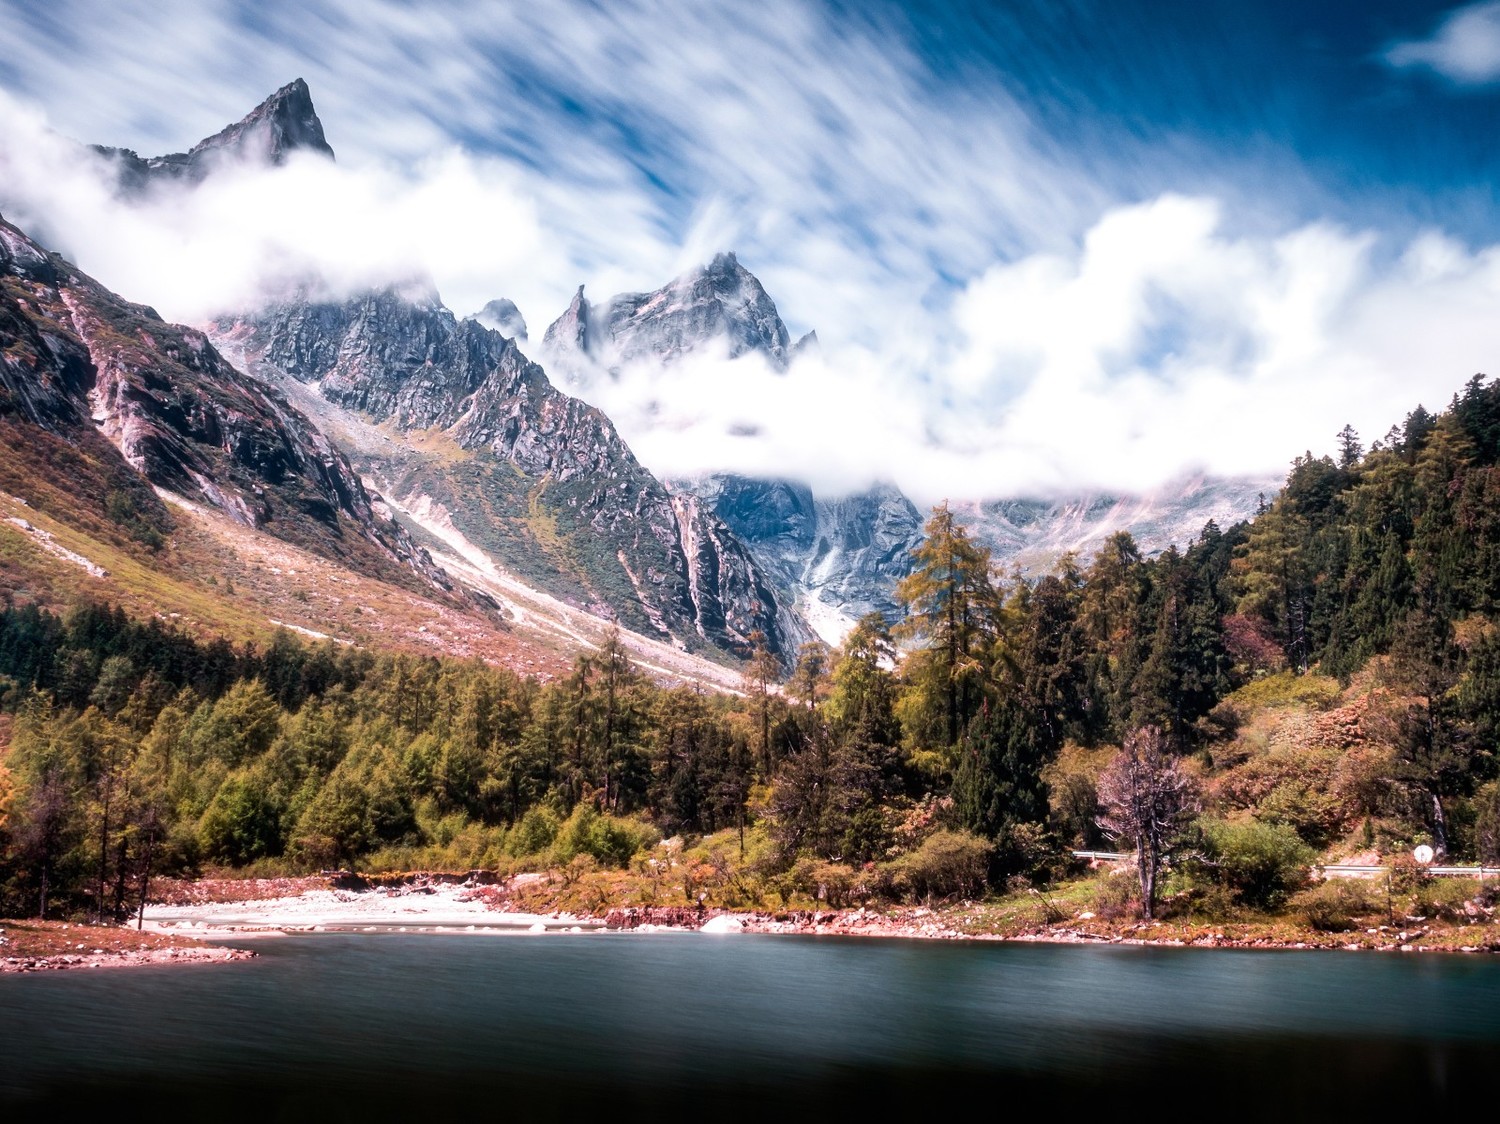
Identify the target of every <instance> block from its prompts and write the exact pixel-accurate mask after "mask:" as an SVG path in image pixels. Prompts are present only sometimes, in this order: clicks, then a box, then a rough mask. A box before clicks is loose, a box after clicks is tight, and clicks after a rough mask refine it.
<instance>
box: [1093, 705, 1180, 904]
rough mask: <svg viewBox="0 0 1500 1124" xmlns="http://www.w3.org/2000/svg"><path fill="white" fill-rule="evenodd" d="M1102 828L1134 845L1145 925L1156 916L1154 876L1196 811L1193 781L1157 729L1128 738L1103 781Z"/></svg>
mask: <svg viewBox="0 0 1500 1124" xmlns="http://www.w3.org/2000/svg"><path fill="white" fill-rule="evenodd" d="M1099 803H1100V804H1101V805H1102V806H1103V808H1104V812H1103V814H1101V815H1100V816H1099V820H1098V822H1099V826H1100V828H1101V829H1103V831H1104V834H1105V835H1107V836H1108V837H1109V838H1110V839H1115V840H1119V839H1124V840H1126V841H1128V842H1129V843H1131V844H1132V845H1134V847H1135V857H1136V866H1137V868H1138V869H1139V872H1140V879H1141V910H1142V912H1143V913H1144V915H1145V918H1146V920H1147V921H1150V920H1151V919H1152V918H1153V917H1154V916H1155V912H1156V876H1157V874H1158V873H1159V872H1160V870H1161V866H1162V863H1163V861H1164V859H1165V858H1166V856H1167V854H1168V852H1169V849H1170V847H1171V845H1172V841H1173V840H1174V839H1175V838H1176V837H1177V836H1178V834H1179V833H1180V832H1181V831H1182V828H1183V825H1184V823H1185V822H1186V821H1187V819H1188V818H1189V817H1190V816H1191V815H1192V814H1193V813H1194V812H1195V811H1197V807H1198V796H1197V790H1196V786H1195V785H1194V783H1193V778H1192V777H1190V776H1189V775H1188V774H1187V773H1186V772H1184V771H1183V768H1182V762H1181V761H1180V760H1179V759H1178V758H1176V757H1172V756H1170V755H1169V754H1166V753H1163V752H1162V733H1161V728H1160V727H1158V726H1142V727H1141V728H1139V729H1136V730H1132V731H1131V732H1130V733H1129V734H1127V735H1126V736H1125V745H1124V747H1123V748H1122V749H1121V750H1120V752H1119V753H1118V754H1117V755H1116V756H1115V759H1114V760H1113V761H1111V762H1110V764H1109V767H1108V768H1107V769H1105V770H1104V772H1103V773H1102V774H1101V775H1100V777H1099Z"/></svg>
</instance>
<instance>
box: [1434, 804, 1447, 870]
mask: <svg viewBox="0 0 1500 1124" xmlns="http://www.w3.org/2000/svg"><path fill="white" fill-rule="evenodd" d="M1432 849H1433V851H1435V852H1436V853H1437V857H1438V858H1443V857H1444V856H1445V855H1447V854H1448V819H1447V817H1446V816H1444V815H1443V801H1442V799H1441V798H1440V797H1439V796H1438V794H1437V793H1435V792H1434V793H1432Z"/></svg>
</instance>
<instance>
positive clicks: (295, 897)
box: [0, 872, 1500, 972]
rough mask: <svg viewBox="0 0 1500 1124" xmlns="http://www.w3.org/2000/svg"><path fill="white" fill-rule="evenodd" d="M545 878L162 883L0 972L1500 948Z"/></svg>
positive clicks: (1407, 929) (984, 905)
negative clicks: (623, 890) (454, 942)
mask: <svg viewBox="0 0 1500 1124" xmlns="http://www.w3.org/2000/svg"><path fill="white" fill-rule="evenodd" d="M546 889H547V883H546V877H545V876H544V875H539V874H522V875H517V876H515V877H513V878H510V879H497V878H496V877H495V876H494V875H493V874H492V873H489V872H474V873H472V874H468V875H465V874H420V873H418V874H403V875H388V876H363V877H357V876H352V875H347V874H343V873H334V872H330V873H327V874H324V875H320V876H314V877H304V878H280V879H247V880H234V879H204V880H200V881H197V882H169V883H164V884H163V886H162V887H161V891H160V894H159V898H160V900H159V901H157V902H156V903H154V904H152V905H150V906H148V907H147V909H146V930H145V931H144V932H140V933H138V932H136V931H135V930H134V929H130V928H111V927H107V926H91V925H89V926H81V925H71V926H70V925H68V924H66V923H59V922H0V971H9V972H21V971H40V970H45V969H66V968H81V967H112V966H124V965H130V964H167V963H194V962H212V961H226V960H238V959H243V958H245V957H247V956H250V955H252V954H251V953H249V952H245V951H241V950H238V949H228V948H217V947H213V946H212V945H208V944H205V943H204V942H205V941H207V940H213V939H220V940H223V939H230V938H233V939H240V938H245V937H253V936H270V935H276V934H281V933H310V932H367V933H375V932H387V933H391V932H396V933H451V934H462V933H466V934H491V935H495V934H502V933H511V934H517V933H529V934H536V933H548V932H551V933H590V932H593V933H603V932H635V933H651V932H666V931H696V932H703V933H708V934H729V933H765V934H781V935H800V936H828V937H887V938H904V939H919V940H988V941H1007V940H1008V941H1037V942H1049V943H1058V944H1115V945H1141V946H1144V945H1155V946H1160V947H1180V948H1228V949H1328V950H1334V949H1342V950H1350V951H1354V950H1369V951H1387V952H1395V951H1401V952H1466V953H1479V952H1500V922H1496V921H1495V920H1494V918H1493V917H1490V916H1488V915H1486V916H1484V917H1480V918H1477V919H1473V920H1471V921H1470V922H1469V923H1463V924H1448V923H1444V922H1439V921H1433V920H1430V919H1422V918H1409V919H1406V922H1405V923H1404V924H1392V925H1379V926H1377V927H1375V928H1369V929H1357V930H1354V931H1352V932H1320V931H1316V930H1313V929H1310V928H1308V927H1307V926H1305V925H1299V924H1295V923H1293V922H1291V921H1289V920H1288V919H1286V918H1263V919H1253V920H1247V921H1241V922H1233V923H1229V922H1220V923H1211V924H1210V923H1200V922H1193V921H1184V920H1169V921H1158V922H1140V921H1135V920H1128V919H1114V920H1111V919H1105V918H1099V917H1096V916H1094V915H1093V914H1092V913H1089V912H1084V913H1082V914H1080V915H1078V916H1076V917H1071V918H1058V917H1057V916H1056V915H1055V913H1056V911H1055V910H1054V911H1053V913H1054V916H1052V917H1049V918H1048V919H1047V921H1045V922H1042V921H1040V920H1038V919H1036V918H1035V917H1033V918H1031V919H1029V920H1027V919H1024V918H1023V917H1021V916H1019V915H1018V914H1017V912H1016V911H1014V909H1011V910H1007V908H1006V904H1007V903H1006V902H1004V901H1002V902H999V903H995V902H961V903H953V904H949V905H943V906H939V907H936V908H925V907H921V906H893V907H890V908H886V909H871V908H865V907H861V908H857V909H801V910H780V911H766V910H761V911H741V910H726V909H716V908H713V907H710V906H707V905H706V904H704V905H698V906H689V905H655V906H652V905H619V906H604V907H601V908H599V909H596V910H576V909H575V910H569V909H566V908H556V906H557V905H558V903H557V902H556V901H555V899H551V904H550V905H549V904H548V901H549V897H550V895H547V894H545V891H546Z"/></svg>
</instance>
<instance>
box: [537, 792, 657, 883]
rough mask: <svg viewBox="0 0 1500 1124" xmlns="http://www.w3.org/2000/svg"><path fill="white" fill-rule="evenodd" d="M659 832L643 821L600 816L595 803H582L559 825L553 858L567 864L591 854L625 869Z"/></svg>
mask: <svg viewBox="0 0 1500 1124" xmlns="http://www.w3.org/2000/svg"><path fill="white" fill-rule="evenodd" d="M660 838H661V835H660V833H659V832H658V831H657V830H656V829H655V828H654V827H652V826H651V825H650V824H648V823H644V822H642V821H640V820H637V819H633V818H628V817H619V816H606V815H601V814H600V813H599V812H598V811H597V810H596V809H595V808H594V806H593V805H592V804H579V805H578V806H577V807H576V808H574V809H573V814H572V815H570V816H569V817H568V818H567V819H566V820H564V821H563V823H562V826H561V827H559V828H558V831H557V838H556V839H555V840H554V841H553V844H552V858H553V861H554V862H555V863H557V864H558V865H566V864H568V863H569V862H571V861H572V860H573V858H574V857H575V856H577V855H588V856H589V857H590V858H593V859H595V860H596V861H598V862H599V863H600V864H601V865H604V866H613V867H618V868H621V869H623V868H625V867H628V866H629V865H630V860H631V858H632V857H634V855H635V853H636V852H637V851H639V850H641V849H642V848H644V847H651V846H654V845H655V844H656V842H657V841H658V840H659V839H660Z"/></svg>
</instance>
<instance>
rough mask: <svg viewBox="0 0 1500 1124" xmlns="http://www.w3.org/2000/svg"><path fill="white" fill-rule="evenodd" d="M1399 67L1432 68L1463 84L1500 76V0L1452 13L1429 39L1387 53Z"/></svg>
mask: <svg viewBox="0 0 1500 1124" xmlns="http://www.w3.org/2000/svg"><path fill="white" fill-rule="evenodd" d="M1385 60H1386V62H1388V63H1389V64H1390V65H1391V66H1394V67H1397V68H1406V67H1417V68H1421V69H1426V70H1431V71H1433V72H1434V73H1436V74H1440V75H1442V76H1443V77H1444V78H1447V79H1448V80H1449V81H1451V82H1455V83H1458V84H1459V85H1464V86H1474V85H1484V84H1487V83H1490V82H1494V81H1495V80H1497V79H1500V3H1496V2H1495V0H1485V2H1484V3H1480V4H1470V5H1469V6H1468V7H1465V8H1459V9H1458V10H1457V11H1455V12H1452V13H1450V14H1449V15H1448V16H1446V17H1445V18H1444V19H1443V21H1442V22H1441V23H1440V24H1438V26H1437V28H1436V30H1435V31H1433V33H1432V34H1431V35H1430V36H1429V37H1427V38H1426V39H1409V40H1406V41H1404V42H1401V43H1397V44H1396V45H1395V46H1393V47H1391V48H1390V49H1389V50H1387V51H1386V52H1385Z"/></svg>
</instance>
